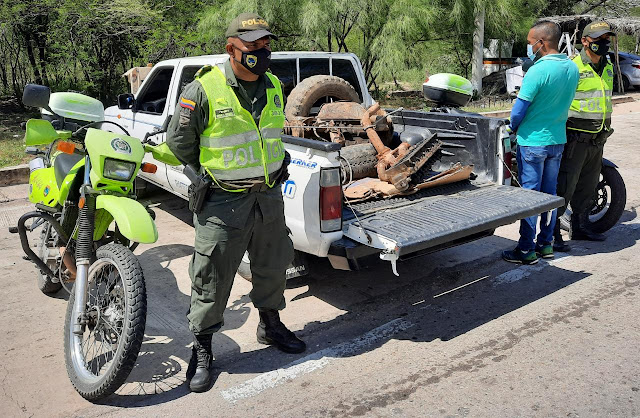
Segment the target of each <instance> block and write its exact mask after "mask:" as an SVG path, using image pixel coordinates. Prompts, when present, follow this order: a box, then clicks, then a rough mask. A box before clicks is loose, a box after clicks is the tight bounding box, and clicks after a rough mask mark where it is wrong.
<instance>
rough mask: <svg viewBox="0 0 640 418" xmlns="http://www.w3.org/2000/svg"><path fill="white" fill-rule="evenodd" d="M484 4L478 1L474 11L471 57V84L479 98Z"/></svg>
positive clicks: (481, 0)
mask: <svg viewBox="0 0 640 418" xmlns="http://www.w3.org/2000/svg"><path fill="white" fill-rule="evenodd" d="M484 11H485V8H484V2H483V0H477V2H476V5H475V8H474V10H473V25H474V30H473V53H472V56H471V84H472V85H473V89H474V90H476V91H477V92H478V93H477V94H478V96H480V95H481V94H482V61H483V60H482V58H483V55H484Z"/></svg>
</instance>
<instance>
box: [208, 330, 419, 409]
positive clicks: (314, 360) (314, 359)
mask: <svg viewBox="0 0 640 418" xmlns="http://www.w3.org/2000/svg"><path fill="white" fill-rule="evenodd" d="M412 326H414V324H412V323H411V322H409V321H407V320H405V319H402V318H398V319H394V320H393V321H390V322H387V323H386V324H384V325H381V326H379V327H378V328H374V329H372V330H371V331H369V332H367V333H366V334H363V335H361V336H359V337H357V338H355V339H353V340H351V341H347V342H344V343H342V344H338V345H336V346H334V347H329V348H325V349H324V350H320V351H318V352H315V353H313V354H309V355H308V356H305V357H303V358H301V359H298V360H296V361H294V362H292V363H289V364H288V365H286V366H285V367H283V368H281V369H277V370H273V371H270V372H267V373H263V374H261V375H259V376H256V377H254V378H253V379H250V380H247V381H246V382H244V383H241V384H239V385H237V386H234V387H232V388H230V389H227V390H224V391H222V392H220V393H221V394H222V397H223V398H224V399H225V400H227V401H228V402H232V403H235V402H236V401H238V400H240V399H245V398H250V397H252V396H255V395H257V394H259V393H261V392H262V391H264V390H266V389H271V388H274V387H276V386H279V385H282V384H284V383H286V382H287V381H289V380H293V379H295V378H296V377H299V376H302V375H304V374H307V373H311V372H313V371H314V370H318V369H321V368H323V367H324V366H326V365H327V364H329V362H330V361H332V360H334V359H336V358H342V357H348V356H352V355H355V354H356V353H358V352H359V351H361V350H362V349H364V348H365V347H368V346H371V345H373V344H374V343H375V342H377V341H379V340H381V339H384V338H386V337H389V336H391V335H393V334H395V333H397V332H400V331H404V330H406V329H408V328H411V327H412Z"/></svg>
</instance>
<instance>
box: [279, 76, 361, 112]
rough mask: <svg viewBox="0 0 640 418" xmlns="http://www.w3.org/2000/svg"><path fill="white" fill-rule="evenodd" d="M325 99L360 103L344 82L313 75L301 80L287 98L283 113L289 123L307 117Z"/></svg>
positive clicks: (330, 77)
mask: <svg viewBox="0 0 640 418" xmlns="http://www.w3.org/2000/svg"><path fill="white" fill-rule="evenodd" d="M327 98H333V99H335V100H347V101H350V102H356V103H360V97H359V96H358V93H357V92H356V91H355V89H354V88H353V87H351V84H349V83H348V82H347V81H346V80H344V79H342V78H340V77H336V76H332V75H314V76H311V77H308V78H305V79H304V80H302V82H301V83H300V84H298V85H297V86H296V87H295V88H294V89H293V90H291V93H290V94H289V97H287V105H286V106H285V110H284V113H285V115H286V117H287V120H288V121H289V122H293V121H294V120H296V118H299V117H307V116H309V115H310V113H311V108H312V107H317V106H320V105H321V104H323V103H326V102H327Z"/></svg>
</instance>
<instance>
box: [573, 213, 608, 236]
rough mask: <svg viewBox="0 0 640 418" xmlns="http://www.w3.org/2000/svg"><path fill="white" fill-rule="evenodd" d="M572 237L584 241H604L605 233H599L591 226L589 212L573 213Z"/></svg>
mask: <svg viewBox="0 0 640 418" xmlns="http://www.w3.org/2000/svg"><path fill="white" fill-rule="evenodd" d="M571 239H572V240H583V241H604V240H605V239H606V237H605V236H604V234H599V233H597V232H594V231H592V230H591V229H590V228H589V215H588V214H587V212H583V213H574V214H571Z"/></svg>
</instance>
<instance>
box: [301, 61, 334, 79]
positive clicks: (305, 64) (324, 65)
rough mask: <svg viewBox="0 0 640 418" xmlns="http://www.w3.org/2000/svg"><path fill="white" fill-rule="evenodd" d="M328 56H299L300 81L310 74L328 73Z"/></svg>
mask: <svg viewBox="0 0 640 418" xmlns="http://www.w3.org/2000/svg"><path fill="white" fill-rule="evenodd" d="M329 74H330V73H329V59H328V58H300V81H302V80H304V79H305V78H308V77H311V76H312V75H329Z"/></svg>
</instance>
